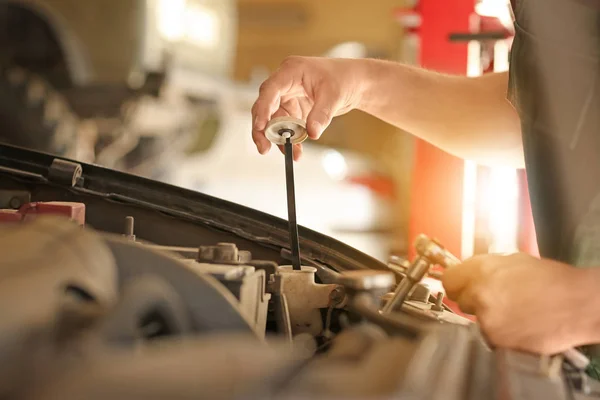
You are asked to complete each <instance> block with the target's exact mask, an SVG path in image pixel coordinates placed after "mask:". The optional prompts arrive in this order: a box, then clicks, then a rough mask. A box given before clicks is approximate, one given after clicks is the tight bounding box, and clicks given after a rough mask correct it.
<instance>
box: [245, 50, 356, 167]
mask: <svg viewBox="0 0 600 400" xmlns="http://www.w3.org/2000/svg"><path fill="white" fill-rule="evenodd" d="M360 66H361V61H360V60H351V59H332V58H315V57H288V58H286V59H285V61H283V63H282V64H281V66H280V67H279V69H278V70H277V71H275V72H274V73H273V74H272V75H271V76H270V77H269V78H268V79H267V80H266V81H265V82H263V84H262V85H261V87H260V94H259V96H258V99H257V100H256V102H255V103H254V106H253V107H252V124H253V125H252V138H253V140H254V143H255V144H256V147H257V149H258V151H259V153H261V154H265V153H267V152H268V151H269V149H270V148H271V142H270V141H269V140H268V139H267V138H266V137H265V128H266V126H267V123H268V122H269V121H270V120H271V119H272V118H275V117H280V116H291V117H295V118H299V119H302V120H305V121H306V128H307V130H308V136H309V138H311V139H318V138H319V137H320V136H321V134H322V133H323V130H325V128H327V126H329V124H330V123H331V120H332V118H333V117H336V116H338V115H342V114H345V113H347V112H348V111H350V110H352V109H353V108H355V107H356V106H357V104H358V101H359V98H360V94H361V87H362V85H363V83H364V78H363V77H362V76H361V75H362V73H361V72H360V70H361V67H360ZM294 150H295V151H294V156H295V157H294V158H295V159H296V160H297V159H299V157H300V155H301V152H302V147H301V145H296V148H295V149H294Z"/></svg>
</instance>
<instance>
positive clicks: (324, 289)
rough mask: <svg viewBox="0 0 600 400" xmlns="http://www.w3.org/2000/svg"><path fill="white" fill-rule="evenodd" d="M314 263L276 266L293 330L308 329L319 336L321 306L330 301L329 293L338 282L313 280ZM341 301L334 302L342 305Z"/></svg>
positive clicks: (320, 329) (326, 304) (321, 325)
mask: <svg viewBox="0 0 600 400" xmlns="http://www.w3.org/2000/svg"><path fill="white" fill-rule="evenodd" d="M315 272H317V269H316V268H314V267H307V266H303V267H302V269H301V270H300V271H297V270H295V269H293V267H292V266H291V265H284V266H280V267H279V268H277V274H278V275H279V276H281V281H282V285H283V289H282V290H283V293H284V294H285V296H286V298H287V303H288V308H289V312H290V320H291V325H292V334H293V335H298V334H300V333H310V334H312V335H313V336H318V335H320V334H321V332H322V331H323V321H322V318H321V313H320V311H319V310H320V309H321V308H326V307H329V306H330V305H331V301H332V300H331V294H332V292H333V291H334V290H335V289H336V288H337V285H332V284H328V285H321V284H317V283H315ZM341 306H342V304H341V303H340V304H338V305H336V307H341Z"/></svg>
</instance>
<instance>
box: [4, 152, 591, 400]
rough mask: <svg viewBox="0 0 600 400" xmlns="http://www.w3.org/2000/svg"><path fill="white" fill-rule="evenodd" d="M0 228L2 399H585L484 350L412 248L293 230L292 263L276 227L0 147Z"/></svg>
mask: <svg viewBox="0 0 600 400" xmlns="http://www.w3.org/2000/svg"><path fill="white" fill-rule="evenodd" d="M0 236H1V239H0V254H1V255H2V257H1V259H0V274H2V279H1V280H0V285H2V290H1V291H0V293H2V295H3V296H5V298H4V300H3V302H2V304H4V306H3V310H4V315H5V318H3V319H2V322H1V323H2V324H3V327H2V330H1V331H2V332H3V336H2V339H1V340H0V346H1V347H0V348H1V349H2V351H3V355H4V357H3V360H4V361H5V362H4V363H3V366H2V367H0V368H1V371H0V396H2V397H3V398H11V399H13V398H14V399H82V398H86V399H96V398H97V399H100V398H102V399H105V398H112V399H115V400H116V399H121V398H122V399H137V398H140V399H142V398H143V399H153V398H155V399H165V398H169V399H192V398H194V399H196V398H210V399H234V398H235V399H239V398H243V399H254V398H256V399H271V398H272V399H288V398H289V399H292V398H314V399H334V398H344V399H347V398H369V399H379V398H381V399H388V398H400V399H456V400H462V399H488V398H498V399H574V398H577V399H584V398H596V397H598V394H599V393H600V390H599V388H598V384H597V382H595V381H592V380H589V379H588V378H587V376H586V375H585V373H584V371H582V370H581V369H578V368H577V366H576V365H573V364H572V363H570V362H568V361H566V360H565V359H564V357H562V356H555V357H539V356H534V355H530V354H523V353H518V352H514V351H510V350H504V349H490V348H489V347H488V346H487V345H486V343H485V340H484V338H483V337H482V335H481V334H480V333H479V331H478V328H477V325H476V324H475V323H473V322H472V321H470V320H469V319H466V318H464V317H462V316H460V315H458V314H455V313H454V312H452V310H450V309H449V308H448V307H447V306H445V305H444V303H443V296H442V295H439V294H438V295H434V294H432V293H431V291H430V289H429V288H428V287H427V285H426V284H424V283H422V282H421V278H422V277H423V276H425V275H427V274H430V275H431V276H434V277H435V276H436V274H435V271H433V270H430V266H431V264H434V263H433V261H436V260H437V259H433V258H432V257H433V256H431V255H428V254H430V253H427V251H431V249H430V248H426V249H424V250H419V248H418V249H417V250H418V251H417V253H418V254H419V255H420V257H421V259H420V261H419V260H415V261H413V263H412V264H406V263H402V262H396V263H394V262H390V263H389V264H384V263H381V262H379V261H377V260H375V259H373V258H370V257H369V256H367V255H365V254H363V253H360V252H358V251H357V250H355V249H353V248H351V247H349V246H346V245H344V244H343V243H340V242H338V241H336V240H334V239H331V238H329V237H327V236H324V235H321V234H319V233H317V232H313V231H310V230H307V229H304V228H302V227H299V236H300V247H301V250H302V252H301V254H302V259H301V268H300V269H295V268H293V267H292V261H291V260H292V254H291V250H290V248H289V242H288V240H287V239H288V232H287V224H286V222H285V221H283V220H280V219H278V218H275V217H273V216H270V215H267V214H263V213H260V212H257V211H255V210H252V209H248V208H245V207H241V206H239V205H236V204H232V203H228V202H225V201H223V200H220V199H216V198H213V197H210V196H206V195H202V194H200V193H195V192H192V191H188V190H184V189H181V188H177V187H173V186H169V185H166V184H162V183H159V182H155V181H151V180H147V179H144V178H141V177H137V176H132V175H127V174H123V173H120V172H116V171H112V170H109V169H104V168H101V167H98V166H94V165H86V164H81V163H77V162H74V161H70V160H66V159H61V158H55V157H54V156H50V155H47V154H42V153H37V152H32V151H29V150H24V149H20V148H15V147H10V146H5V145H0ZM427 243H430V242H427ZM417 246H418V244H417ZM435 248H436V249H437V247H435ZM425 256H427V257H430V258H431V259H432V262H431V263H429V264H427V266H426V268H425V269H421V270H420V271H419V273H418V274H415V273H414V271H415V270H416V268H417V266H418V265H424V264H423V263H422V258H423V257H425ZM427 257H426V258H427ZM419 262H420V263H421V264H419ZM403 282H404V283H403ZM407 282H410V286H409V289H406V290H405V293H403V294H402V295H401V296H399V295H398V293H399V292H403V290H404V289H402V288H403V287H404V286H406V285H407ZM403 285H404V286H403ZM398 297H401V301H399V302H396V303H395V304H393V306H390V304H392V302H391V301H390V299H393V298H398ZM386 305H388V308H389V309H386Z"/></svg>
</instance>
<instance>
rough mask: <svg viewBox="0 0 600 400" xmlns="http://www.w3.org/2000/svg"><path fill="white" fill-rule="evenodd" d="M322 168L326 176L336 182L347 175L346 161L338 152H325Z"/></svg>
mask: <svg viewBox="0 0 600 400" xmlns="http://www.w3.org/2000/svg"><path fill="white" fill-rule="evenodd" d="M323 168H324V169H325V172H326V173H327V175H329V176H330V177H331V179H334V180H336V181H341V180H342V179H344V178H345V177H346V175H347V173H348V164H347V163H346V159H345V158H344V156H343V155H342V154H341V153H340V152H339V151H335V150H327V151H326V152H325V154H323Z"/></svg>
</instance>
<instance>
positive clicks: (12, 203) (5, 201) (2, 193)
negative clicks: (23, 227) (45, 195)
mask: <svg viewBox="0 0 600 400" xmlns="http://www.w3.org/2000/svg"><path fill="white" fill-rule="evenodd" d="M29 202H31V193H29V192H27V191H24V190H0V209H7V208H9V209H14V210H17V209H19V207H21V206H22V205H23V204H26V203H29Z"/></svg>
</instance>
